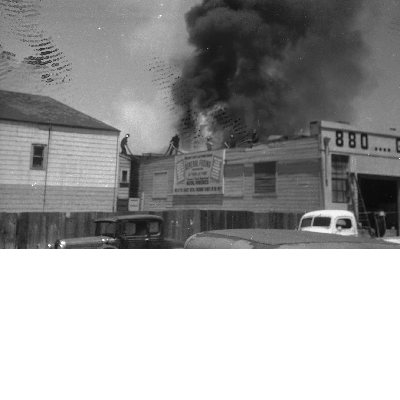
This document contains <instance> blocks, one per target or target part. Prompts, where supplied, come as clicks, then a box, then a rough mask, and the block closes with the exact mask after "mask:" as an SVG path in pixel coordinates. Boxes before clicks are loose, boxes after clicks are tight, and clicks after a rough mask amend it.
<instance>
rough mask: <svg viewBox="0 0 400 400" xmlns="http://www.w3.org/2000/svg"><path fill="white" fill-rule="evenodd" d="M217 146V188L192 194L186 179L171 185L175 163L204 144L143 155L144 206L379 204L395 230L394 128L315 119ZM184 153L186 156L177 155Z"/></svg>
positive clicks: (398, 206) (365, 209)
mask: <svg viewBox="0 0 400 400" xmlns="http://www.w3.org/2000/svg"><path fill="white" fill-rule="evenodd" d="M216 151H217V150H216ZM220 151H221V150H220ZM222 151H224V156H223V159H224V161H223V190H222V192H221V193H218V194H214V193H213V192H208V193H207V194H204V193H202V192H201V191H200V192H199V193H197V194H196V192H195V191H193V190H192V189H190V187H189V186H188V180H186V184H187V189H184V191H185V192H184V193H182V192H179V190H182V189H178V191H177V188H176V176H177V174H178V169H179V168H180V170H181V172H180V173H181V174H182V175H183V174H185V173H186V169H187V168H188V169H190V168H191V161H190V159H192V160H195V159H196V158H199V157H204V155H205V154H207V152H206V151H204V152H198V153H190V154H188V155H184V156H181V155H177V156H165V157H143V159H142V160H141V165H140V174H139V181H140V184H139V192H140V196H141V198H142V200H143V201H142V209H143V210H145V211H166V210H196V209H198V210H216V211H218V210H225V211H228V212H229V211H242V212H253V213H284V214H288V215H289V214H291V213H296V214H298V213H305V212H307V211H312V210H318V209H342V210H350V211H354V212H355V214H356V216H357V217H358V219H359V221H361V220H362V219H364V220H365V219H366V218H367V216H368V218H373V215H374V214H375V213H380V212H382V211H383V212H384V213H385V216H386V223H387V226H388V228H390V229H391V230H392V231H397V232H398V233H400V134H399V133H398V132H396V131H395V130H390V131H387V132H373V131H366V130H360V129H358V128H357V127H356V126H353V125H350V124H347V123H340V122H330V121H315V122H311V123H310V130H309V134H308V135H304V136H298V137H294V138H290V139H285V138H281V139H279V140H270V141H267V142H266V143H260V144H257V145H254V146H253V148H240V147H239V148H232V149H225V150H222ZM182 157H186V158H185V160H184V161H183V162H181V158H182ZM197 170H198V171H200V169H199V168H197ZM182 171H185V172H182ZM203 173H205V172H201V174H203ZM196 174H197V173H196V172H194V176H196ZM205 174H206V173H205ZM191 184H193V185H194V186H195V185H197V183H196V182H193V181H192V182H191ZM196 190H197V189H196ZM186 191H188V193H187V195H186ZM189 191H192V193H193V194H189Z"/></svg>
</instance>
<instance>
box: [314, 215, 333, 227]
mask: <svg viewBox="0 0 400 400" xmlns="http://www.w3.org/2000/svg"><path fill="white" fill-rule="evenodd" d="M330 225H331V219H330V217H315V218H314V223H313V226H321V227H324V228H329V227H330Z"/></svg>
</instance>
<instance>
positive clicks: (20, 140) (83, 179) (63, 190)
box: [0, 121, 118, 212]
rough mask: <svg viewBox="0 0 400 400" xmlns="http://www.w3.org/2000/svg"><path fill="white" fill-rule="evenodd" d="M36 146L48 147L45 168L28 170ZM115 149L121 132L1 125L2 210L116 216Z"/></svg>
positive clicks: (0, 184)
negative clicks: (98, 213)
mask: <svg viewBox="0 0 400 400" xmlns="http://www.w3.org/2000/svg"><path fill="white" fill-rule="evenodd" d="M49 138H50V140H49ZM32 144H45V145H47V148H48V155H47V169H44V170H32V169H31V168H30V162H31V147H32ZM117 146H118V133H117V132H103V131H96V130H88V129H78V128H60V127H52V129H51V131H50V134H49V127H48V126H45V125H40V126H38V125H37V124H22V123H12V122H10V123H4V121H3V122H2V123H0V159H1V160H2V162H1V164H0V211H3V212H4V211H6V212H30V211H33V212H35V211H46V212H50V211H54V212H62V211H67V212H70V211H113V207H114V204H115V188H116V186H115V180H116V168H117V158H116V157H117Z"/></svg>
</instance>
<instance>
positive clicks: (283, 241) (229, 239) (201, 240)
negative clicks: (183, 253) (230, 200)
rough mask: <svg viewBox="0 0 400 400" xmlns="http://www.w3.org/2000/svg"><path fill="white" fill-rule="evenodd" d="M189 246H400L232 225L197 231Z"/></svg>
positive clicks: (316, 247) (358, 247)
mask: <svg viewBox="0 0 400 400" xmlns="http://www.w3.org/2000/svg"><path fill="white" fill-rule="evenodd" d="M185 248H186V249H390V248H392V249H395V248H397V249H399V246H398V245H394V244H392V243H388V242H383V241H378V240H374V239H364V238H356V237H351V236H341V235H333V234H327V233H321V234H318V233H315V232H303V231H290V230H282V229H228V230H220V231H208V232H202V233H197V234H195V235H193V236H191V237H190V238H188V239H187V241H186V243H185Z"/></svg>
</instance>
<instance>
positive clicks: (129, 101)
mask: <svg viewBox="0 0 400 400" xmlns="http://www.w3.org/2000/svg"><path fill="white" fill-rule="evenodd" d="M27 2H29V3H32V4H34V3H36V4H37V5H38V6H40V10H41V11H40V16H38V18H37V23H38V29H39V30H40V31H41V32H43V35H45V36H46V37H51V38H52V43H53V45H54V46H55V47H57V48H58V49H59V50H60V51H62V53H63V55H64V57H65V61H66V62H68V63H70V64H71V70H70V71H69V72H68V77H69V78H70V80H69V82H66V81H64V82H63V84H62V85H58V86H57V90H55V89H54V88H53V87H52V86H50V85H48V84H45V83H44V82H43V83H40V85H35V90H36V93H38V94H44V95H50V96H52V97H54V98H56V99H57V100H60V101H63V102H65V103H66V104H68V105H69V106H71V107H74V108H76V109H77V110H79V111H82V112H85V113H87V114H88V115H91V116H93V117H94V118H97V119H99V120H101V121H104V122H105V123H108V124H110V125H112V126H115V127H116V128H118V129H121V131H122V133H121V136H122V135H124V134H125V133H130V134H131V137H130V143H129V146H130V148H131V149H132V150H133V151H134V152H135V153H139V154H140V153H142V152H163V151H165V150H166V148H167V146H168V142H169V140H170V138H171V137H172V136H173V135H174V134H175V133H176V127H177V124H178V123H181V125H182V119H181V117H182V114H179V112H178V111H179V107H177V104H176V103H175V102H174V101H173V98H172V97H171V86H172V85H173V84H174V83H175V86H174V87H176V86H177V85H176V82H177V79H178V78H179V77H180V76H182V74H185V76H186V75H187V74H189V73H191V71H193V68H194V65H195V64H194V63H192V62H191V61H192V60H194V59H195V54H196V48H195V47H194V46H193V44H189V31H190V30H188V27H187V25H186V21H185V15H186V14H187V13H188V12H190V13H194V11H190V10H192V9H193V7H194V6H199V7H202V4H203V2H202V1H201V0H172V1H165V2H162V1H155V0H148V1H146V2H145V1H133V0H118V1H112V2H109V1H105V0H96V1H95V0H79V1H78V0H69V1H68V2H65V1H62V0H41V1H40V0H29V1H28V0H20V1H19V2H17V3H19V4H20V3H21V4H22V3H27ZM5 3H10V1H9V0H2V1H0V11H1V14H0V19H3V18H4V14H3V13H4V9H3V8H2V5H3V4H5ZM12 3H15V2H12ZM218 3H221V4H222V2H218V1H215V4H218ZM226 3H230V4H235V3H236V4H239V3H244V2H243V1H236V2H235V1H230V2H228V1H227V2H226ZM248 3H249V4H250V3H251V4H253V5H255V4H257V3H260V2H258V1H255V0H254V1H252V2H248ZM280 3H283V2H277V4H280ZM285 3H286V2H285ZM291 3H293V1H292V2H291ZM295 3H296V4H297V7H298V8H297V10H299V9H301V7H302V6H303V4H304V3H305V2H304V1H301V0H297V1H296V2H295ZM313 3H316V4H317V3H324V4H325V3H326V2H325V1H323V2H316V1H314V2H313ZM329 3H338V4H339V3H340V4H341V3H342V2H341V1H339V2H329ZM356 3H357V4H358V2H354V1H350V2H346V4H344V3H343V7H345V9H347V8H348V7H349V6H350V5H355V4H356ZM371 4H372V3H371V2H370V1H368V2H367V4H366V6H368V7H366V8H367V9H369V10H370V9H371V7H370V6H371ZM378 6H379V10H380V13H381V14H378V13H374V15H373V18H371V15H370V14H368V13H367V12H366V11H365V10H364V9H362V12H361V14H360V15H359V17H360V23H359V24H358V25H357V27H358V26H360V28H361V31H362V33H363V37H364V38H365V39H364V40H365V43H366V45H367V47H370V48H371V54H369V55H368V54H366V53H364V50H363V51H361V52H360V51H359V48H358V47H357V46H356V43H357V40H354V42H353V46H354V47H353V50H352V51H355V52H356V53H357V52H359V53H358V54H359V55H360V57H361V59H362V61H363V63H362V65H361V67H362V68H361V72H362V73H361V75H358V73H357V71H359V70H358V69H357V68H355V69H351V71H353V73H352V75H351V76H349V77H348V78H349V80H348V82H349V87H347V86H346V87H345V88H344V86H340V85H339V86H336V85H335V84H334V82H335V80H334V79H333V80H332V78H331V74H333V73H334V72H337V71H336V70H332V65H331V63H330V60H329V58H328V59H327V60H325V64H324V65H323V67H324V68H323V72H324V74H325V77H326V79H325V78H324V76H323V75H322V73H321V71H322V70H321V68H320V66H317V64H314V63H307V61H310V58H307V59H306V58H305V55H306V54H307V52H310V51H311V50H312V49H314V50H315V49H318V48H320V47H318V46H317V44H320V43H318V40H321V37H320V35H319V34H318V31H317V32H315V30H316V29H317V28H321V29H322V28H325V25H324V24H325V23H326V22H327V21H326V19H327V18H329V15H328V13H325V14H324V13H323V12H322V14H321V15H322V17H324V18H325V20H324V19H322V20H321V21H324V24H321V23H320V24H319V25H318V18H317V19H316V20H315V21H314V20H312V19H311V20H310V17H308V18H309V19H307V20H306V21H305V22H306V24H305V26H304V28H302V27H300V28H299V29H300V30H292V29H291V27H290V26H287V27H286V30H288V31H289V33H290V35H289V36H290V40H288V39H286V41H285V40H284V43H283V44H285V45H284V46H281V45H279V43H280V42H279V40H278V46H277V49H278V50H279V51H282V50H283V51H282V56H285V57H286V58H285V63H284V68H280V69H278V68H277V66H279V67H282V65H283V63H282V60H280V59H278V60H275V59H274V60H273V62H272V61H271V57H269V58H268V56H267V60H269V61H270V63H269V64H267V65H268V67H267V68H265V69H264V67H265V60H258V59H257V60H256V61H257V62H259V63H258V64H257V63H255V64H254V65H256V66H257V68H259V69H257V70H256V71H257V72H258V74H255V75H254V78H253V79H254V81H251V82H250V83H253V86H251V85H249V84H248V83H247V82H246V80H244V79H242V80H237V81H235V83H234V84H233V85H232V83H231V82H230V84H229V85H226V86H225V89H224V90H225V92H224V90H221V92H220V93H221V94H224V93H228V94H229V93H231V92H232V91H233V90H234V93H239V94H240V96H239V95H236V96H233V97H232V96H231V97H229V99H230V103H231V106H236V107H237V109H238V110H239V111H240V110H241V109H243V108H246V110H247V113H246V118H247V120H246V121H245V122H246V124H247V125H249V126H250V125H251V124H252V123H254V121H257V123H258V118H256V116H257V115H259V117H260V120H261V121H265V120H267V118H266V117H268V115H267V116H265V115H264V114H266V113H268V112H271V110H269V111H268V110H267V109H265V110H263V106H262V105H263V104H265V103H264V102H265V99H264V98H263V96H261V95H258V100H257V101H258V102H255V103H254V104H253V103H250V105H249V102H248V99H249V98H252V97H251V96H250V95H249V91H250V89H251V88H252V87H254V85H257V84H258V83H259V82H261V83H262V84H263V85H267V87H269V86H268V85H270V86H271V85H272V86H273V83H272V82H269V81H268V80H267V81H266V83H265V82H264V81H262V78H264V74H267V75H268V74H269V75H272V76H273V77H277V78H279V79H278V80H277V82H278V83H279V84H281V85H283V87H284V89H285V90H284V91H283V92H281V93H285V96H283V100H284V103H283V104H285V106H287V107H289V108H290V107H294V106H300V110H297V108H296V107H295V108H296V109H295V110H294V111H296V113H297V114H296V118H298V116H299V115H300V114H302V113H303V114H307V117H306V118H308V119H312V120H314V119H317V118H318V116H315V115H311V114H317V113H319V114H318V115H322V114H323V113H324V109H323V108H321V107H322V106H323V104H322V102H319V99H318V96H322V93H329V92H330V91H332V93H333V94H334V93H336V92H340V91H342V89H343V88H344V89H346V90H344V89H343V91H344V93H345V95H346V94H348V96H349V98H348V99H343V100H344V101H345V102H347V104H348V105H349V106H351V105H353V107H354V113H353V118H351V120H350V121H349V122H352V123H355V124H357V123H359V125H360V128H364V129H376V130H378V131H382V130H385V129H387V128H389V126H394V127H400V116H399V114H400V113H399V112H398V110H399V107H400V100H399V99H400V97H399V82H400V79H399V78H400V74H399V68H398V65H400V58H399V53H400V46H399V40H398V39H399V32H398V30H397V28H398V26H400V22H398V21H397V19H398V18H399V15H400V10H399V4H398V2H397V1H395V0H383V1H382V2H378ZM350 11H351V13H349V15H348V18H347V19H346V21H348V22H350V21H352V17H353V16H354V15H355V11H356V10H350ZM353 11H354V13H353ZM335 12H336V13H339V14H340V12H341V10H340V9H337V10H336V11H335V10H333V15H336V14H334V13H335ZM192 15H193V14H192ZM312 15H314V14H312ZM293 17H294V16H291V18H293ZM396 18H397V19H396ZM396 21H397V22H396ZM0 22H2V21H0ZM227 22H228V21H227ZM300 22H301V18H300ZM328 22H329V21H328ZM332 23H333V22H332ZM328 27H330V28H332V29H333V28H334V25H332V24H329V23H328V25H327V26H326V28H327V29H328ZM221 28H222V27H221ZM306 28H307V29H308V30H306ZM345 28H346V29H347V31H351V30H352V26H345ZM313 29H314V31H313ZM261 32H262V34H263V35H264V36H261V37H263V38H265V35H266V33H265V32H264V31H261ZM304 32H306V36H304ZM333 32H334V29H333ZM339 32H341V27H340V26H339V27H337V33H339ZM0 33H1V35H0V37H1V41H0V44H1V45H2V48H1V50H2V51H8V52H11V53H15V62H16V63H17V64H15V65H17V66H18V65H21V64H18V63H19V62H21V60H23V59H24V58H25V57H27V56H29V55H31V54H30V53H29V52H30V51H31V50H32V49H31V48H29V47H27V46H26V45H25V44H23V43H22V45H21V42H20V41H19V40H18V39H16V37H15V36H14V37H12V32H10V31H9V30H7V28H6V27H5V26H4V24H1V23H0ZM283 33H285V32H283ZM286 33H287V32H286ZM354 37H355V36H353V38H354ZM339 38H340V35H338V39H339ZM221 40H222V38H221ZM235 43H237V45H239V44H238V42H237V41H236V42H235ZM220 44H221V43H220ZM260 45H261V46H262V45H263V43H260ZM275 46H276V45H275ZM285 46H286V47H285ZM242 47H243V46H242ZM339 49H340V47H338V48H337V50H339ZM225 50H226V51H225V52H224V56H225V57H227V56H229V55H231V53H229V51H228V47H227V48H226V49H225ZM245 50H246V49H240V51H241V52H242V53H243V52H245ZM248 50H249V51H250V50H252V48H251V47H250V48H249V49H248ZM352 51H350V50H349V52H348V54H347V56H348V57H347V56H346V57H347V58H346V59H345V60H344V64H342V66H340V65H339V64H335V65H337V68H338V69H339V72H340V73H341V72H342V71H341V68H342V67H344V66H347V65H349V63H350V64H351V62H352V61H351V60H352V58H351V56H352V55H353V53H352ZM334 54H335V53H334V52H331V57H332V59H333V58H334ZM336 54H338V52H336ZM157 57H158V58H157ZM300 57H301V58H302V59H301V61H300ZM242 58H243V60H244V61H243V60H242V61H240V62H238V63H237V65H236V67H235V73H234V77H235V74H237V75H238V76H240V77H245V76H246V75H244V74H243V73H244V72H246V71H248V70H251V68H252V64H251V62H250V61H249V57H242ZM264 58H265V57H264ZM157 60H162V65H161V64H159V62H158V61H157ZM188 60H189V61H188ZM335 61H336V60H335ZM253 62H255V61H253ZM159 65H161V67H159ZM155 66H158V67H159V68H158V69H157V68H155ZM356 66H357V65H356ZM313 68H314V69H313ZM194 71H196V69H194ZM289 72H290V73H289ZM317 72H319V75H318V74H317ZM363 74H365V75H363ZM10 77H11V75H9V74H7V77H5V79H2V76H1V77H0V78H1V79H0V88H2V89H7V90H17V91H24V90H25V89H26V88H27V82H26V81H24V80H23V79H21V75H20V79H16V77H15V76H14V78H13V79H10ZM363 77H367V78H368V79H367V80H366V81H363V79H362V78H363ZM370 78H371V79H370ZM260 80H261V81H260ZM353 80H354V82H352V81H353ZM358 80H360V81H361V82H366V83H365V84H364V83H363V84H361V86H357V81H358ZM307 82H311V84H312V85H314V86H317V87H315V88H314V89H313V91H312V92H311V93H314V94H315V97H314V98H313V96H311V95H310V92H309V91H307V90H305V88H307ZM168 83H170V85H169V87H168ZM244 83H246V85H245V84H244ZM290 85H291V86H290ZM293 88H294V89H296V90H293ZM352 88H356V89H357V90H356V91H355V92H354V93H358V96H356V97H355V98H354V99H353V101H350V100H351V98H352V96H353V95H354V93H352V92H351V91H350V92H349V90H350V89H352ZM50 89H51V90H50ZM226 90H228V92H226ZM357 91H358V92H357ZM189 92H190V90H188V89H187V86H186V89H184V90H182V88H181V90H178V93H180V94H182V93H183V97H187V95H188V93H189ZM211 92H212V91H211ZM272 93H274V92H272ZM288 94H290V95H291V96H287V95H288ZM307 95H308V96H309V97H307ZM296 96H297V98H298V97H303V98H306V99H307V102H306V103H299V102H296ZM253 97H254V96H253ZM326 100H328V101H332V99H331V98H328V99H326ZM339 100H340V98H339ZM348 100H349V101H348ZM306 104H307V106H306ZM324 104H326V101H325V100H324ZM257 107H258V108H257ZM310 107H311V108H310ZM327 108H329V109H336V110H337V112H336V114H335V113H332V119H336V120H338V119H340V120H343V119H347V118H349V116H350V113H349V110H351V107H348V108H347V107H345V108H344V107H342V108H341V104H340V101H339V102H336V100H335V102H334V104H333V105H329V107H327ZM343 108H344V109H343ZM312 109H313V110H314V111H313V113H311V112H310V110H312ZM273 110H274V111H278V113H277V114H279V107H276V108H275V109H273ZM257 113H258V114H257ZM339 114H340V115H339ZM286 115H289V116H290V117H293V116H294V115H295V114H293V113H292V112H290V113H287V114H286ZM296 118H294V120H292V121H288V122H290V124H288V126H293V127H295V126H296V124H297V123H296ZM329 118H330V117H329ZM349 119H350V118H349ZM146 122H147V123H146ZM183 123H186V122H183ZM294 129H297V126H296V127H295V128H294Z"/></svg>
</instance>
